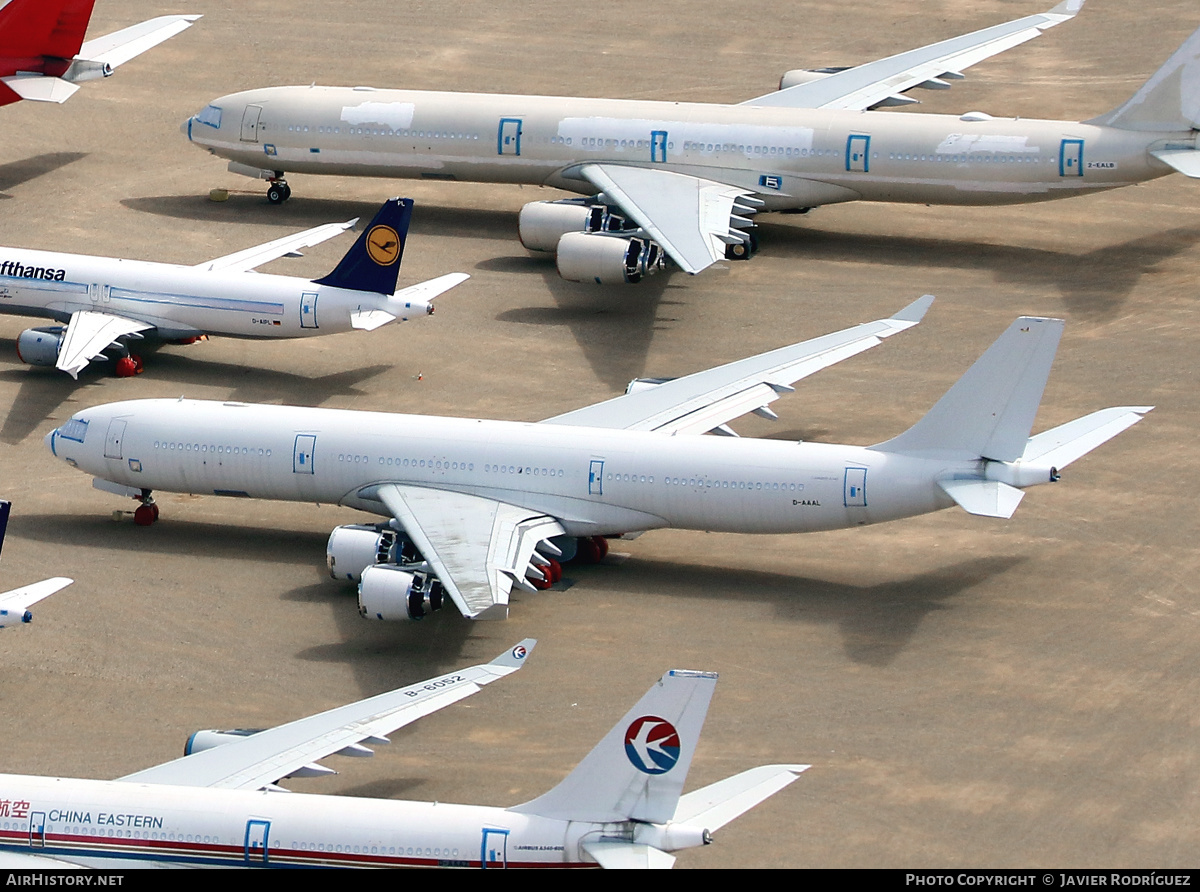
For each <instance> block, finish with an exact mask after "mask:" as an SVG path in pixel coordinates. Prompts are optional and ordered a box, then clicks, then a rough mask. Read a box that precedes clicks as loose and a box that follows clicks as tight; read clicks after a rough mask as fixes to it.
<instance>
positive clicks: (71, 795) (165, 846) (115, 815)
mask: <svg viewBox="0 0 1200 892" xmlns="http://www.w3.org/2000/svg"><path fill="white" fill-rule="evenodd" d="M0 786H2V787H3V789H4V795H5V799H6V801H7V802H8V814H7V815H6V816H5V820H4V821H3V826H2V827H0V851H7V852H11V853H16V854H20V855H27V856H33V857H40V858H46V859H55V860H57V861H59V862H68V863H72V864H82V865H85V866H90V867H108V868H112V867H130V866H137V865H138V864H139V863H142V864H145V865H147V866H152V865H161V864H163V863H168V864H178V865H192V866H198V867H199V866H211V867H475V868H478V867H551V866H558V867H562V866H565V865H567V864H574V865H575V866H579V867H596V866H598V865H597V864H596V863H595V862H594V861H586V862H585V861H584V860H583V856H582V852H581V850H580V848H579V844H580V842H581V841H582V840H583V838H584V837H585V836H587V835H589V834H590V835H593V836H594V835H597V834H599V833H601V832H605V833H609V834H613V835H618V834H621V833H622V832H624V833H625V834H626V835H628V833H629V832H631V831H632V830H633V829H635V828H634V827H632V826H630V825H620V824H609V825H605V824H589V823H585V822H567V821H555V820H549V819H546V818H540V817H536V816H533V815H526V814H520V813H518V812H514V811H508V810H506V809H502V808H489V807H486V806H469V805H448V804H445V803H440V802H402V801H393V800H383V799H360V798H353V797H341V796H320V795H309V794H302V793H288V792H268V791H243V790H221V789H208V788H196V787H179V786H168V785H160V784H144V783H134V782H122V781H99V780H78V779H70V778H53V777H31V776H19V775H3V776H0ZM641 826H642V832H645V831H646V830H653V829H657V828H658V827H659V825H641ZM669 827H670V825H665V826H664V827H662V829H663V830H666V829H668V828H669ZM30 866H31V867H32V866H34V865H32V864H31V865H30Z"/></svg>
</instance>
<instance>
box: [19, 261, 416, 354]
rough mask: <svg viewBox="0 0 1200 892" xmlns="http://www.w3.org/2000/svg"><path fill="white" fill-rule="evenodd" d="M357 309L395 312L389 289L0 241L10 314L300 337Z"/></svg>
mask: <svg viewBox="0 0 1200 892" xmlns="http://www.w3.org/2000/svg"><path fill="white" fill-rule="evenodd" d="M359 309H363V310H372V309H380V310H389V311H391V312H393V313H395V312H397V310H396V302H395V301H392V302H391V303H389V300H388V297H387V296H385V295H381V294H371V293H368V292H362V291H349V290H346V289H343V288H334V287H331V286H328V285H318V284H316V283H314V282H311V281H309V280H307V279H300V278H294V277H291V276H273V275H264V274H261V273H255V274H251V273H245V272H221V271H207V270H200V269H194V268H191V267H186V266H175V265H172V264H167V263H151V262H146V261H140V260H121V259H115V258H109V257H89V256H85V255H79V254H59V253H53V252H48V251H30V250H26V249H24V248H0V313H5V314H9V315H17V316H35V317H41V318H49V319H54V320H57V321H58V322H62V323H67V322H69V321H70V319H71V314H72V313H75V312H78V311H81V310H84V311H94V312H99V313H107V314H110V315H115V316H124V317H128V318H130V319H136V320H138V321H141V322H147V323H150V324H151V325H154V326H155V328H156V330H157V331H156V333H157V335H158V336H160V337H163V338H166V339H174V338H188V337H195V336H197V335H202V334H215V335H223V336H226V337H242V338H301V337H309V336H313V335H324V334H331V333H335V332H340V331H349V330H350V329H351V322H350V314H351V313H352V312H354V311H356V310H359ZM426 309H427V307H426V305H425V304H423V303H422V304H421V305H420V306H419V307H418V308H417V309H416V310H415V311H413V312H414V315H424V314H425V312H426Z"/></svg>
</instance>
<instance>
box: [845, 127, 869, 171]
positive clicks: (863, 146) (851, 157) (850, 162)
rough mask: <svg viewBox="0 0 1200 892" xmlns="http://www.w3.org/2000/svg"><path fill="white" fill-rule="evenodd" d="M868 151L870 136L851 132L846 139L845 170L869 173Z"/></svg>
mask: <svg viewBox="0 0 1200 892" xmlns="http://www.w3.org/2000/svg"><path fill="white" fill-rule="evenodd" d="M870 151H871V137H869V136H863V135H859V134H851V136H850V138H849V139H848V140H846V170H850V171H857V172H858V173H870V171H871V159H870V157H869V156H870Z"/></svg>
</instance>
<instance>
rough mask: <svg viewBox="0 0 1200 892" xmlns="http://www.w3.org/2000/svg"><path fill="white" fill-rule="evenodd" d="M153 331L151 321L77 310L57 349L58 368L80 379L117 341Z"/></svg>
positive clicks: (72, 315)
mask: <svg viewBox="0 0 1200 892" xmlns="http://www.w3.org/2000/svg"><path fill="white" fill-rule="evenodd" d="M152 328H154V326H153V325H151V324H150V323H148V322H138V321H137V320H135V319H126V318H125V317H124V316H113V315H111V314H109V313H97V312H94V311H93V310H78V311H76V312H74V313H72V314H71V321H70V322H69V323H67V333H66V335H65V336H64V337H63V342H62V346H61V347H60V348H59V350H58V361H57V362H56V363H55V365H56V366H57V367H58V368H60V369H62V370H63V371H64V372H66V373H67V374H68V375H70V376H71V377H72V378H78V377H79V373H80V372H81V371H83V370H84V369H85V368H87V364H88V363H89V362H91V361H92V360H93V359H98V358H99V357H100V356H101V354H102V353H103V352H104V351H105V350H106V349H107V348H108V347H110V346H112V344H113V343H114V342H115V341H116V340H117V339H118V338H121V337H124V336H125V335H131V334H137V333H138V332H142V331H148V330H150V329H152Z"/></svg>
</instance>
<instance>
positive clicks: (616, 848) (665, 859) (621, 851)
mask: <svg viewBox="0 0 1200 892" xmlns="http://www.w3.org/2000/svg"><path fill="white" fill-rule="evenodd" d="M582 848H583V850H584V851H585V852H587V853H588V854H589V855H591V856H592V857H593V858H595V859H596V863H597V864H599V865H600V866H601V867H603V868H605V869H606V870H670V869H671V868H672V867H673V866H674V865H675V856H674V855H668V854H667V853H666V852H664V851H663V850H662V849H656V848H654V846H647V845H640V844H638V843H632V842H616V841H615V840H601V839H597V840H593V841H591V842H585V843H584V844H583V846H582Z"/></svg>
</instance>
